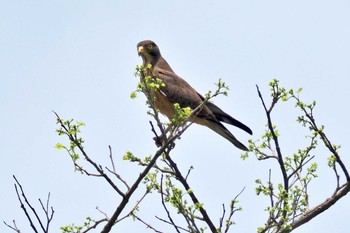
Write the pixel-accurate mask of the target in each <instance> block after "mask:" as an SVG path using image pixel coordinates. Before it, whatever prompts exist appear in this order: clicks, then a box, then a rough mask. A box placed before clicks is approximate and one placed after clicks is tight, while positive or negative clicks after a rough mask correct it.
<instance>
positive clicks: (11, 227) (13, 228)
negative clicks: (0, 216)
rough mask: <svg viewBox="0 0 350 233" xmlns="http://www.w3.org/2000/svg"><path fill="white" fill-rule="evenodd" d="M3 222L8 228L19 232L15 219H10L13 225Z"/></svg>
mask: <svg viewBox="0 0 350 233" xmlns="http://www.w3.org/2000/svg"><path fill="white" fill-rule="evenodd" d="M3 223H4V224H5V225H6V226H7V227H9V228H10V229H12V230H14V231H15V232H17V233H21V231H20V230H19V229H18V227H17V225H16V221H15V220H12V223H13V226H11V225H9V224H7V223H6V222H5V221H3Z"/></svg>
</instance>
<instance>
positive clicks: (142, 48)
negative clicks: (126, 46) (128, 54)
mask: <svg viewBox="0 0 350 233" xmlns="http://www.w3.org/2000/svg"><path fill="white" fill-rule="evenodd" d="M137 50H138V53H139V56H140V55H141V53H143V52H144V51H145V49H144V47H143V46H142V45H141V46H139V47H138V49H137Z"/></svg>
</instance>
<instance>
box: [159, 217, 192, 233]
mask: <svg viewBox="0 0 350 233" xmlns="http://www.w3.org/2000/svg"><path fill="white" fill-rule="evenodd" d="M155 217H156V218H157V219H158V220H160V221H162V222H165V223H167V224H169V225H173V224H172V223H171V222H169V221H167V220H165V219H162V218H160V217H158V216H155ZM176 227H177V228H178V229H180V230H182V231H186V232H191V231H189V230H187V229H186V228H183V227H180V226H176ZM192 233H193V232H192Z"/></svg>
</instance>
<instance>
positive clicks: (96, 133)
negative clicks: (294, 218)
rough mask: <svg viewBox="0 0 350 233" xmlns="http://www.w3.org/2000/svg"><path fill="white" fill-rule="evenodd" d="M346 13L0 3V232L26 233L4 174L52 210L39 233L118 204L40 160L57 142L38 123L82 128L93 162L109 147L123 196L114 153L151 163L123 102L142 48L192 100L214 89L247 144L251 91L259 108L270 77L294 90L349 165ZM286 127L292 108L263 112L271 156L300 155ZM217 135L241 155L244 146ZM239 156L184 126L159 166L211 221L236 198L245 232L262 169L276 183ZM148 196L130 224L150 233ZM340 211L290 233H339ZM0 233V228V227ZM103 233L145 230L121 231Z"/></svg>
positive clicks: (60, 159)
mask: <svg viewBox="0 0 350 233" xmlns="http://www.w3.org/2000/svg"><path fill="white" fill-rule="evenodd" d="M349 11H350V3H349V2H348V1H345V0H344V1H340V0H336V1H332V2H330V1H322V0H321V1H201V3H200V4H199V3H193V2H189V1H176V2H175V1H125V2H123V3H122V2H121V1H90V0H87V1H86V0H84V1H64V0H62V1H49V2H48V1H35V2H29V1H25V2H24V1H1V2H0V29H1V32H0V64H1V66H0V78H1V85H0V100H1V105H0V106H1V110H2V114H1V117H0V129H1V136H0V139H1V145H2V146H1V156H0V166H1V167H0V169H1V179H0V186H1V187H2V192H1V193H0V219H1V220H2V221H3V220H5V221H7V222H11V220H12V219H16V220H17V222H18V225H19V227H20V228H21V229H22V231H23V232H28V231H29V227H28V226H27V223H26V220H25V219H24V216H23V214H22V213H21V210H20V208H19V204H18V202H17V199H16V196H15V192H14V188H13V182H14V181H13V179H12V175H16V176H17V178H18V179H19V180H20V181H21V183H22V185H23V186H24V188H25V190H26V192H27V195H28V197H30V198H31V200H32V202H33V203H34V202H35V201H36V199H37V198H42V199H45V197H46V195H47V193H48V192H51V203H52V205H53V206H54V208H55V211H56V213H55V219H54V222H53V224H52V232H58V230H57V229H58V228H59V226H62V225H65V224H69V223H72V222H74V223H77V224H79V223H81V222H82V221H83V220H84V218H85V217H86V216H92V217H95V218H96V219H98V218H99V217H101V215H99V212H97V211H96V210H95V207H96V206H98V207H99V208H100V209H101V210H103V211H105V212H106V213H109V214H111V213H112V211H113V208H114V207H115V205H116V203H118V201H119V199H118V198H116V196H115V194H114V193H113V191H112V190H111V189H110V188H109V187H108V186H107V185H106V184H104V183H103V182H102V181H99V180H98V179H96V178H91V177H84V176H82V175H80V174H78V173H74V171H73V166H72V164H71V162H70V161H69V158H68V156H67V155H66V154H65V153H64V152H63V151H58V150H56V149H54V145H55V144H56V143H57V142H65V140H64V139H63V138H60V137H58V136H57V135H56V133H55V129H56V127H57V126H56V125H55V116H54V114H53V113H52V110H54V111H56V112H57V113H58V114H59V115H60V116H61V117H62V118H66V119H67V118H74V119H76V120H79V121H84V122H85V123H86V127H85V128H84V129H83V135H84V138H85V141H86V145H85V147H86V150H87V151H88V152H89V153H90V155H91V156H92V157H93V158H94V159H96V160H97V161H98V162H100V163H103V164H106V165H108V145H111V147H112V148H113V153H114V156H115V158H116V161H117V163H116V166H117V168H118V169H119V171H120V174H122V175H123V176H124V177H125V179H126V180H128V181H129V182H130V183H131V182H132V181H133V180H134V179H135V178H136V177H137V175H138V173H139V172H140V170H139V169H138V168H137V166H135V165H133V164H129V163H128V162H125V161H123V160H122V156H123V154H124V153H125V151H128V150H130V151H132V152H134V153H135V154H136V155H140V156H141V155H149V154H151V153H153V152H154V151H155V150H156V148H155V146H154V144H153V141H152V137H153V135H152V132H151V131H150V127H149V123H148V121H149V120H150V118H149V116H147V115H146V106H145V104H144V103H145V98H144V97H143V96H139V97H138V98H137V99H136V100H131V99H130V98H129V96H130V93H131V92H132V91H133V90H134V89H135V87H136V84H137V79H136V78H135V77H134V75H133V73H134V70H135V66H136V65H137V64H141V59H140V58H139V57H138V56H137V50H136V44H137V43H138V42H139V41H141V40H144V39H152V40H154V41H155V42H156V43H157V44H158V46H159V47H160V49H161V51H162V54H163V56H164V57H165V58H166V59H167V61H168V62H169V64H170V65H171V66H172V68H173V69H174V70H175V72H176V73H177V74H178V75H180V76H182V77H183V78H185V79H186V80H187V81H188V82H189V83H190V84H192V85H193V86H194V87H195V88H196V89H197V90H198V91H199V92H201V93H205V92H207V91H208V90H212V89H213V88H214V85H213V84H214V83H215V82H216V81H217V80H218V79H219V78H221V79H222V80H224V81H225V82H226V83H227V84H228V85H229V87H230V92H229V96H228V97H218V98H217V99H215V100H214V101H215V103H216V104H217V105H219V106H220V107H222V108H223V109H224V110H225V111H226V112H228V113H230V114H232V115H233V116H234V117H236V118H237V119H239V120H241V121H242V122H244V123H246V124H247V125H249V126H250V127H251V128H252V129H253V131H254V136H253V139H258V138H259V137H260V135H261V134H262V133H263V130H264V124H265V117H264V112H263V109H262V106H261V104H260V100H259V99H258V96H257V93H256V88H255V85H256V84H258V85H259V86H260V88H261V90H262V92H263V94H264V95H265V97H266V98H267V97H268V96H269V94H268V88H267V83H268V82H269V81H270V80H272V79H273V78H277V79H279V80H280V81H281V84H282V85H284V86H286V87H289V88H298V87H303V89H304V90H303V92H302V98H303V99H304V100H305V101H312V100H314V99H315V100H316V101H317V103H318V105H317V110H316V117H317V120H318V122H319V124H324V125H326V132H327V134H328V136H329V138H330V139H331V140H332V141H333V142H334V143H337V144H341V145H342V148H341V154H342V155H343V158H344V161H345V162H346V163H347V164H348V165H350V159H349V157H348V156H347V155H348V154H349V152H350V149H349V146H348V143H347V140H348V135H347V132H348V131H349V125H348V124H344V122H347V121H348V119H347V118H348V115H349V108H348V98H349V91H348V84H349V81H348V79H349V77H350V57H349V56H350V55H349V54H350V44H349V41H350V14H349ZM297 114H298V111H296V110H294V108H293V106H292V104H289V105H288V104H287V105H286V106H279V107H277V108H276V112H275V113H274V114H273V119H274V120H275V123H276V124H281V125H280V133H281V142H282V149H283V151H284V153H285V154H292V153H293V152H294V151H295V150H296V149H297V148H299V147H301V146H305V142H304V135H305V134H306V132H305V131H304V130H303V129H299V128H298V125H297V124H296V123H295V118H296V116H297ZM230 130H232V132H233V133H234V134H235V135H237V137H238V138H239V139H240V140H241V141H243V142H245V143H246V141H247V140H248V139H249V138H251V137H250V136H249V135H247V134H245V133H244V132H240V131H239V130H238V129H234V128H230ZM239 155H240V151H239V150H238V149H236V148H234V147H233V146H232V145H231V144H230V143H229V142H227V141H226V140H225V139H223V138H221V137H220V136H218V135H216V134H214V133H213V132H212V131H210V130H209V129H207V128H204V127H201V126H191V127H190V129H189V130H188V131H187V132H186V133H185V135H183V137H182V139H181V140H180V141H178V142H177V146H176V149H175V150H174V153H173V157H174V159H175V160H176V161H177V163H178V164H179V166H180V167H181V168H182V169H183V170H184V171H185V170H186V169H187V168H189V167H190V166H191V165H193V166H194V171H193V172H192V175H191V177H190V182H191V183H192V186H193V189H194V190H198V191H197V192H198V195H199V198H200V199H201V200H202V201H203V202H204V203H205V206H206V208H207V211H208V212H209V214H210V215H212V216H213V219H217V220H218V219H219V217H220V216H221V204H222V203H228V202H229V201H230V199H231V198H233V197H234V196H235V195H236V194H237V193H239V192H240V191H241V189H242V188H243V187H246V189H245V191H244V193H243V194H242V195H241V197H240V204H241V205H242V207H243V209H244V211H243V212H241V213H239V214H237V216H236V219H235V222H236V223H237V224H236V225H235V226H234V227H233V231H235V232H255V231H256V228H257V227H258V226H260V225H262V224H263V223H264V221H265V219H266V217H267V216H266V214H265V213H264V211H263V209H264V208H265V206H266V205H267V200H266V199H264V198H262V197H256V195H255V191H254V188H255V184H254V180H255V179H257V178H261V179H262V180H267V179H268V169H269V168H272V169H273V172H272V174H273V176H274V177H275V179H276V180H277V179H279V178H280V177H279V172H278V170H276V169H277V167H276V166H275V165H274V164H273V163H272V162H269V161H265V162H258V161H256V159H255V158H254V157H253V156H251V157H250V158H249V159H248V160H247V161H242V160H241V159H240V158H239ZM328 155H329V153H327V152H324V151H320V152H319V154H317V156H318V158H320V160H319V161H320V162H319V163H320V165H319V166H320V171H319V178H318V179H317V180H316V181H315V184H314V185H312V186H311V187H310V192H311V193H310V194H311V197H310V198H311V200H312V201H311V206H312V205H314V204H317V203H319V202H320V201H322V200H323V199H324V198H325V197H327V195H329V194H330V193H331V192H332V190H333V188H334V186H335V181H334V177H333V174H332V173H331V171H329V169H327V167H326V160H325V158H326V157H327V156H328ZM209 172H210V175H209ZM140 194H141V193H139V195H140ZM154 196H155V197H158V195H157V194H154ZM155 197H154V198H153V197H152V198H149V199H147V200H146V201H145V203H144V206H143V207H141V209H142V210H141V213H142V214H143V216H145V220H148V221H149V222H151V223H152V224H154V225H157V224H159V222H157V220H155V219H154V215H164V211H163V210H162V209H161V208H160V209H157V208H155V205H158V204H159V203H157V198H155ZM213 197H215V198H213ZM137 198H139V196H138V197H135V198H134V199H133V200H131V201H132V202H134V201H135V200H137ZM130 207H131V206H130ZM349 212H350V200H349V197H345V198H344V199H343V200H341V201H340V202H339V203H337V204H336V205H335V206H334V207H333V208H332V209H331V210H329V211H327V212H326V213H324V214H322V215H321V216H319V217H317V218H316V219H314V220H312V221H311V222H310V223H308V224H306V225H305V226H303V227H301V228H300V229H298V230H296V231H295V232H321V233H323V232H330V231H334V229H337V232H347V230H348V229H349V228H350V223H349V221H346V217H345V216H347V215H348V213H349ZM247 216H248V217H247ZM160 225H161V226H162V227H165V229H166V226H164V225H162V224H160ZM0 231H1V232H9V229H7V228H6V227H5V226H4V225H0ZM114 232H147V230H146V229H145V227H144V226H143V225H141V224H140V223H135V222H133V221H132V220H131V219H130V220H126V221H124V222H122V223H121V224H120V225H117V226H116V228H115V230H114Z"/></svg>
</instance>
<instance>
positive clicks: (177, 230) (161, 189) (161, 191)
mask: <svg viewBox="0 0 350 233" xmlns="http://www.w3.org/2000/svg"><path fill="white" fill-rule="evenodd" d="M160 196H161V198H162V205H163V208H164V210H165V212H166V214H167V216H168V219H169V221H170V223H171V225H172V226H173V227H174V228H175V230H176V232H178V233H180V231H179V228H178V227H177V225H176V224H175V222H174V220H173V218H172V217H171V215H170V212H169V210H168V208H167V207H166V205H165V201H164V193H163V174H162V176H161V178H160Z"/></svg>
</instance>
